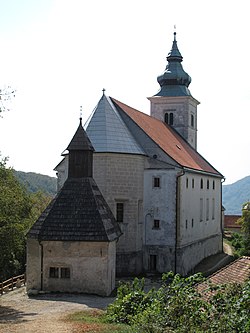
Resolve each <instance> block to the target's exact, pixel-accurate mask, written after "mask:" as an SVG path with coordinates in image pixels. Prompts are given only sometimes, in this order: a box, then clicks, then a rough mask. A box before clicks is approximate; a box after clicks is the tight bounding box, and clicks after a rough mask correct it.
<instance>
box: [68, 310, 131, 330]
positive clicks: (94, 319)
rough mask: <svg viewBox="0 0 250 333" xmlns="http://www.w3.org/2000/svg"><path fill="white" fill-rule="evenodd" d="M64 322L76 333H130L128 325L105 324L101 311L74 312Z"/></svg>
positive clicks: (103, 312)
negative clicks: (70, 324) (70, 325)
mask: <svg viewBox="0 0 250 333" xmlns="http://www.w3.org/2000/svg"><path fill="white" fill-rule="evenodd" d="M66 321H69V322H71V323H72V324H73V325H74V327H75V329H76V332H77V333H83V332H84V333H85V332H86V333H111V332H112V333H132V330H131V328H130V326H128V325H122V324H109V323H107V322H106V320H105V311H102V310H86V311H81V312H75V313H73V314H70V315H68V316H67V318H66Z"/></svg>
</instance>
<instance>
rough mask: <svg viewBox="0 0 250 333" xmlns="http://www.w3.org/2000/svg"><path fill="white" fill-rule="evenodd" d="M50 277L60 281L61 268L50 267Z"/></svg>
mask: <svg viewBox="0 0 250 333" xmlns="http://www.w3.org/2000/svg"><path fill="white" fill-rule="evenodd" d="M49 277H50V278H54V279H58V278H59V268H58V267H50V268H49Z"/></svg>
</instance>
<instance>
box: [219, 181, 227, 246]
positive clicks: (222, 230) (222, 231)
mask: <svg viewBox="0 0 250 333" xmlns="http://www.w3.org/2000/svg"><path fill="white" fill-rule="evenodd" d="M225 180H226V178H225V177H223V178H222V180H221V183H220V207H221V208H220V228H221V242H222V244H221V249H222V252H223V233H224V228H223V220H222V184H223V183H224V182H225Z"/></svg>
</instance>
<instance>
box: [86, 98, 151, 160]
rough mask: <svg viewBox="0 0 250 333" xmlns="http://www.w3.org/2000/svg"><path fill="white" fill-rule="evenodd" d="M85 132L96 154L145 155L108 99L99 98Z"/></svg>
mask: <svg viewBox="0 0 250 333" xmlns="http://www.w3.org/2000/svg"><path fill="white" fill-rule="evenodd" d="M86 132H87V134H88V137H89V139H90V141H91V143H92V145H93V146H94V149H95V151H96V152H113V153H129V154H142V155H145V153H144V151H143V149H142V148H141V146H140V145H139V144H138V143H137V142H136V140H135V138H134V137H133V135H132V134H131V133H130V131H129V130H128V128H127V127H126V125H125V123H124V122H123V120H122V118H121V116H120V115H119V113H118V112H117V110H116V108H115V106H114V105H113V103H112V101H111V100H110V98H109V97H107V96H106V95H105V94H103V96H102V97H101V99H100V101H99V103H98V104H97V107H96V109H95V111H94V113H93V116H92V118H91V120H90V122H89V124H88V126H87V129H86Z"/></svg>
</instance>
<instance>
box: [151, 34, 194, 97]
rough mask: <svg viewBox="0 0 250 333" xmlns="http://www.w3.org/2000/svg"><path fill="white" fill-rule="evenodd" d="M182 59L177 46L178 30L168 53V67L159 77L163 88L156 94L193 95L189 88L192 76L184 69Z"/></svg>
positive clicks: (158, 79)
mask: <svg viewBox="0 0 250 333" xmlns="http://www.w3.org/2000/svg"><path fill="white" fill-rule="evenodd" d="M182 60H183V57H182V55H181V53H180V51H179V49H178V46H177V39H176V31H174V40H173V44H172V48H171V50H170V52H169V53H168V55H167V62H168V63H167V66H166V69H165V71H164V73H163V74H162V75H160V76H158V78H157V81H158V83H159V85H160V87H161V89H160V91H159V92H158V93H157V94H156V95H155V96H191V93H190V91H189V89H188V86H189V84H190V82H191V77H190V76H189V75H188V74H187V73H186V72H185V71H184V70H183V68H182V64H181V62H182Z"/></svg>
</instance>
